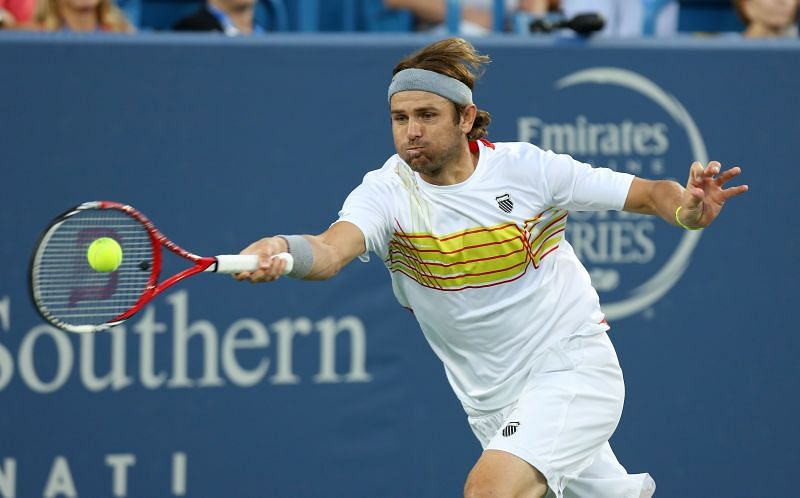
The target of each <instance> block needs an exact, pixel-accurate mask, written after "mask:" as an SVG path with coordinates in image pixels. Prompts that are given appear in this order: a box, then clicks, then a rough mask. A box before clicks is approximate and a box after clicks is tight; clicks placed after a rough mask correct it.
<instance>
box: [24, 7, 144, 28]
mask: <svg viewBox="0 0 800 498" xmlns="http://www.w3.org/2000/svg"><path fill="white" fill-rule="evenodd" d="M33 29H36V30H42V31H74V32H83V33H91V32H101V31H102V32H112V33H113V32H116V33H130V32H133V31H134V29H133V26H132V25H131V23H130V22H128V20H127V19H126V18H125V14H123V13H122V11H121V10H120V9H119V7H117V6H116V5H115V4H114V3H113V0H37V3H36V14H35V16H34V24H33Z"/></svg>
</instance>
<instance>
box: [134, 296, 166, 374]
mask: <svg viewBox="0 0 800 498" xmlns="http://www.w3.org/2000/svg"><path fill="white" fill-rule="evenodd" d="M133 331H134V332H136V333H137V334H139V378H140V379H141V381H142V385H143V386H144V387H146V388H148V389H156V388H159V387H161V385H162V384H164V381H165V380H167V374H166V373H165V372H159V373H155V366H154V361H155V360H154V358H155V350H156V346H155V342H156V339H155V334H163V333H164V332H166V331H167V326H166V325H165V324H163V323H156V310H155V308H153V307H152V306H150V307H148V308H147V309H145V311H144V314H143V315H142V318H141V319H140V320H139V322H138V323H137V324H136V325H134V327H133Z"/></svg>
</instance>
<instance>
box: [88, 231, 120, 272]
mask: <svg viewBox="0 0 800 498" xmlns="http://www.w3.org/2000/svg"><path fill="white" fill-rule="evenodd" d="M86 260H87V261H88V262H89V266H91V267H92V269H93V270H94V271H98V272H102V273H110V272H112V271H114V270H116V269H117V268H119V265H120V263H122V248H121V247H120V246H119V243H118V242H117V241H116V240H114V239H112V238H110V237H100V238H99V239H97V240H95V241H94V242H92V243H91V244H90V245H89V250H87V251H86Z"/></svg>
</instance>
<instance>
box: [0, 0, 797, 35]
mask: <svg viewBox="0 0 800 498" xmlns="http://www.w3.org/2000/svg"><path fill="white" fill-rule="evenodd" d="M258 1H259V0H206V3H205V4H204V5H200V6H199V7H198V10H197V11H196V12H194V13H192V14H191V15H188V16H186V17H183V18H181V19H178V20H176V22H175V23H174V24H173V25H172V29H173V30H175V31H209V32H219V33H223V34H225V35H227V36H246V35H255V34H263V33H266V32H267V31H268V30H267V29H266V28H265V27H262V26H260V25H259V23H258V22H257V20H256V16H255V11H256V7H257V4H258ZM323 1H324V0H323ZM504 1H505V15H506V18H507V19H520V18H521V19H524V20H525V26H529V25H530V23H531V22H533V21H535V20H536V19H553V18H554V16H557V17H559V18H562V19H570V18H573V17H574V16H575V15H578V14H581V13H587V12H594V13H597V14H599V15H601V16H602V17H603V19H604V21H605V23H604V26H603V27H602V29H601V30H600V31H598V32H597V33H595V34H594V35H595V36H605V37H639V36H671V35H675V34H677V33H678V15H679V9H680V5H679V2H678V1H677V0H504ZM383 4H384V7H385V8H387V9H394V10H398V11H407V12H410V13H411V14H413V16H414V17H413V18H414V29H415V30H417V31H422V32H434V33H435V32H437V31H440V32H444V31H446V26H445V19H446V15H447V2H446V0H383ZM799 4H800V0H732V3H731V5H730V8H731V9H734V10H735V11H736V13H737V14H738V15H739V17H740V19H741V20H742V22H743V23H744V30H743V31H742V35H743V36H745V37H748V38H767V37H772V38H779V37H780V38H797V37H798V29H797V22H798V6H799ZM493 13H494V0H462V2H461V12H460V16H461V23H460V25H459V32H460V33H461V34H463V35H468V36H475V35H481V34H487V33H490V32H491V31H492V27H493ZM0 30H29V31H70V32H126V33H127V32H134V31H136V27H135V26H134V25H133V23H131V22H130V21H129V20H128V19H127V18H126V15H125V14H124V13H123V11H122V10H121V9H120V8H119V7H118V6H117V5H116V3H115V1H114V0H0ZM507 30H509V31H513V30H514V27H513V26H512V25H511V22H509V23H508V26H507ZM570 34H572V33H571V32H569V31H568V30H565V31H564V32H563V35H565V36H568V35H570Z"/></svg>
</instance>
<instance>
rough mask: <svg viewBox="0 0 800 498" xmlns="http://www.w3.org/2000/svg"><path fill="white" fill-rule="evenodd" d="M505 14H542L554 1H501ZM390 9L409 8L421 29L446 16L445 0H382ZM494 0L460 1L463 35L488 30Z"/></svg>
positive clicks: (491, 18) (431, 27)
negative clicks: (503, 3)
mask: <svg viewBox="0 0 800 498" xmlns="http://www.w3.org/2000/svg"><path fill="white" fill-rule="evenodd" d="M504 1H505V6H506V15H511V14H514V13H515V12H520V11H522V12H529V13H531V14H542V13H545V12H547V10H548V9H549V8H550V6H551V5H550V4H555V3H557V2H556V1H554V0H504ZM384 5H385V6H386V7H387V8H390V9H406V10H410V11H411V12H412V13H413V14H414V15H415V16H416V18H417V20H418V22H419V25H420V29H421V30H423V31H424V30H427V29H436V28H437V27H438V26H441V25H442V23H443V22H444V20H445V18H446V16H447V2H446V0H384ZM493 11H494V0H462V2H461V19H462V21H461V26H460V28H459V30H460V32H461V33H462V34H464V35H483V34H487V33H489V32H491V30H492V25H493V16H492V14H493Z"/></svg>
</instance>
